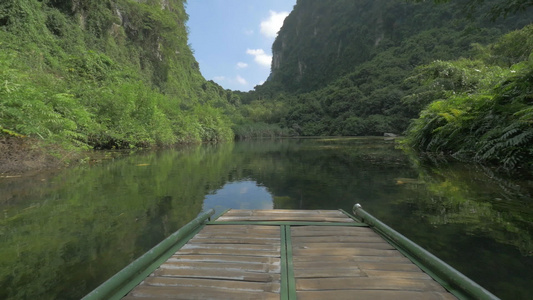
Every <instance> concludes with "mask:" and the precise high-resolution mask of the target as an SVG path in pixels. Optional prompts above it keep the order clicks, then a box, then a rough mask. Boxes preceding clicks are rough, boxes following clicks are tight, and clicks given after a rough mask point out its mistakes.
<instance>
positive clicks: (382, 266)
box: [293, 256, 421, 272]
mask: <svg viewBox="0 0 533 300" xmlns="http://www.w3.org/2000/svg"><path fill="white" fill-rule="evenodd" d="M367 257H376V256H367ZM293 265H294V269H312V268H358V269H361V270H363V271H365V270H383V271H404V272H421V270H420V269H419V268H418V267H417V266H416V265H414V264H412V263H411V262H409V263H405V262H404V263H387V262H356V261H352V260H346V261H344V260H339V261H328V260H322V259H320V260H317V259H316V258H315V260H313V261H293Z"/></svg>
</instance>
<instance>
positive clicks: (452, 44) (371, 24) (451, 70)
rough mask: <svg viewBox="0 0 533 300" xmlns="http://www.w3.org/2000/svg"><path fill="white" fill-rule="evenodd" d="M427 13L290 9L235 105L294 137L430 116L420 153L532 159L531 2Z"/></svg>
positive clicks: (415, 140)
mask: <svg viewBox="0 0 533 300" xmlns="http://www.w3.org/2000/svg"><path fill="white" fill-rule="evenodd" d="M435 2H443V4H439V5H437V4H435V3H433V2H432V1H418V0H413V1H404V0H393V1H371V0H335V1H333V0H331V1H328V0H324V1H312V0H300V1H298V2H297V5H296V6H295V8H294V10H293V12H291V14H290V15H289V16H288V17H287V19H286V20H285V23H284V25H283V27H282V28H281V30H280V32H279V35H278V37H277V39H276V41H275V42H274V45H273V47H272V50H273V57H274V58H273V62H272V73H271V76H270V78H269V80H268V81H267V82H266V83H265V84H263V85H262V86H257V87H256V89H255V91H253V92H250V93H248V94H244V95H241V98H242V102H243V103H247V105H246V107H253V108H254V109H253V112H254V114H253V115H252V117H253V118H255V119H256V120H257V121H260V122H267V123H277V124H279V125H280V126H282V127H284V128H285V129H287V130H290V131H291V132H292V134H296V135H383V134H384V133H395V134H403V133H404V132H405V130H406V129H407V127H408V126H409V124H411V123H412V122H411V120H413V119H416V118H418V116H419V114H420V112H421V111H423V110H424V109H425V108H426V107H427V108H426V110H424V112H423V113H422V115H421V119H420V120H417V121H415V122H414V123H413V125H412V126H411V128H410V130H409V136H410V137H411V138H410V143H411V145H414V146H416V147H417V148H418V149H419V150H422V151H437V152H442V153H456V154H457V153H460V154H462V155H463V156H464V157H470V158H472V157H475V159H476V160H489V161H496V162H503V163H504V164H505V165H506V166H508V167H512V166H515V165H517V164H518V163H519V162H522V161H523V159H525V158H526V157H529V159H530V157H531V155H532V154H533V152H532V151H531V149H530V147H528V146H527V145H528V144H530V140H531V138H532V137H531V134H530V132H529V131H528V130H527V129H526V128H528V127H529V126H530V123H531V121H530V120H529V118H530V117H529V115H530V110H531V103H530V102H528V101H529V100H528V99H529V98H528V97H529V96H524V95H529V94H530V89H531V81H528V80H530V79H528V78H530V77H528V76H530V75H529V74H530V70H531V64H530V63H527V62H526V61H527V60H528V58H529V57H530V54H531V52H532V51H533V45H532V44H531V38H530V36H532V35H531V26H529V27H527V26H528V25H529V24H530V23H531V22H532V20H533V19H532V18H531V16H532V15H533V10H532V8H531V7H530V6H531V5H532V3H531V1H528V0H517V1H512V2H507V1H502V0H486V1H474V0H472V1H453V0H451V1H446V0H443V1H440V0H436V1H435ZM504 15H506V16H507V17H506V18H504V17H503V16H504ZM513 30H520V31H516V32H512V31H513ZM510 32H511V33H510ZM528 82H529V83H528ZM494 86H497V87H496V88H494ZM461 99H462V100H461ZM434 101H437V102H434ZM432 102H433V103H432ZM472 103H475V105H474V104H472ZM428 105H430V106H428ZM261 108H263V109H261ZM478 108H479V109H482V110H483V112H481V111H475V112H474V110H476V109H478ZM491 109H492V110H491ZM454 114H456V115H454ZM459 114H460V115H461V116H462V117H458V115H459ZM453 118H455V119H456V121H455V123H453V124H451V123H450V122H451V120H452V119H453ZM475 118H486V119H485V120H483V121H482V120H476V121H474V119H475ZM489 119H490V120H489ZM436 120H438V121H436ZM517 120H519V121H517ZM515 121H517V122H518V123H517V122H515ZM476 122H477V123H476ZM473 123H475V125H474V124H473ZM472 126H474V127H472ZM501 126H503V127H501ZM473 130H476V133H475V134H474V133H472V131H473ZM458 136H461V138H460V139H458ZM472 141H475V142H472ZM473 144H477V146H476V147H477V148H475V149H474V148H472V147H470V145H473ZM504 145H507V146H504ZM480 149H483V150H480ZM511 152H512V153H511ZM515 154H516V155H515Z"/></svg>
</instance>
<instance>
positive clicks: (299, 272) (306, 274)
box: [294, 267, 366, 278]
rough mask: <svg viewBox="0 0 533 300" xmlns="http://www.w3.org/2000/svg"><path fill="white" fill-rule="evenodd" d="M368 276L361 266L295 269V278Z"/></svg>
mask: <svg viewBox="0 0 533 300" xmlns="http://www.w3.org/2000/svg"><path fill="white" fill-rule="evenodd" d="M360 276H366V274H365V273H364V272H362V271H361V270H360V269H359V268H356V267H353V268H306V269H294V278H328V277H360Z"/></svg>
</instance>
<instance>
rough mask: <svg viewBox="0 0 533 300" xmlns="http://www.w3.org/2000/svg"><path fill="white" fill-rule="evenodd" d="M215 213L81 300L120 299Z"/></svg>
mask: <svg viewBox="0 0 533 300" xmlns="http://www.w3.org/2000/svg"><path fill="white" fill-rule="evenodd" d="M214 213H215V211H214V210H213V209H210V210H209V211H207V212H204V213H202V214H200V215H198V217H196V218H195V219H194V220H192V221H191V222H189V223H187V225H185V226H183V227H182V228H180V229H179V230H178V231H176V232H174V233H173V234H171V235H170V236H169V237H167V238H166V239H164V240H163V241H162V242H160V243H159V244H157V245H156V246H155V247H153V248H152V249H151V250H150V251H148V252H146V253H145V254H143V255H142V256H141V257H139V258H137V259H136V260H135V261H133V262H132V263H131V264H129V265H128V266H126V267H125V268H124V269H122V270H121V271H120V272H118V273H117V274H115V275H114V276H113V277H111V278H109V279H108V280H107V281H106V282H104V283H102V284H101V285H100V286H99V287H97V288H96V289H94V290H93V291H92V292H91V293H89V294H87V296H85V297H83V299H82V300H100V299H106V300H107V299H120V298H122V297H123V296H124V295H126V294H127V293H128V292H129V291H130V290H131V289H133V288H134V287H135V286H136V285H137V284H139V283H140V282H141V281H142V280H143V279H144V278H146V277H147V276H148V275H150V273H152V272H153V271H154V270H155V269H156V268H157V267H158V266H159V265H161V263H163V262H164V261H166V260H167V259H168V258H169V257H170V256H172V254H174V253H175V252H176V251H177V250H178V249H179V248H181V247H182V246H183V245H184V244H185V243H187V241H188V240H189V239H190V238H192V237H193V236H194V235H195V234H196V233H197V232H198V231H199V230H200V229H201V228H202V227H203V225H205V223H206V220H208V219H209V218H210V217H211V216H212V215H213V214H214Z"/></svg>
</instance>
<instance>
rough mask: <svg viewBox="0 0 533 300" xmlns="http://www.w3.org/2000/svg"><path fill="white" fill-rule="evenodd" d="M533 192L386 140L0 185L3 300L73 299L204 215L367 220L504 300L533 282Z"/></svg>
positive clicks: (120, 165)
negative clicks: (360, 213) (274, 211)
mask: <svg viewBox="0 0 533 300" xmlns="http://www.w3.org/2000/svg"><path fill="white" fill-rule="evenodd" d="M532 191H533V181H531V180H530V179H529V180H528V179H527V178H520V179H519V180H516V179H513V178H510V177H506V176H504V175H501V174H497V173H495V172H493V171H492V170H490V169H487V168H483V167H480V166H471V165H465V164H457V163H449V162H447V163H444V162H436V163H435V162H425V161H421V160H419V159H418V158H417V157H414V156H408V155H406V154H405V153H404V152H402V151H400V150H398V149H397V144H396V143H395V141H394V140H389V141H387V140H384V139H383V138H351V139H284V140H276V141H270V140H263V141H251V142H239V143H235V144H223V145H216V146H214V145H203V146H201V147H192V148H185V149H180V150H163V151H157V152H146V153H137V154H135V155H130V156H127V157H122V158H117V159H114V160H109V161H107V162H104V163H102V164H99V165H95V166H80V167H77V168H71V169H68V170H63V171H61V172H56V173H54V174H38V175H37V176H33V177H27V178H25V177H22V178H11V179H5V178H4V179H0V210H1V211H2V215H0V299H79V298H80V297H82V296H83V295H85V294H86V293H87V292H89V291H90V290H92V289H93V288H94V287H96V286H97V285H98V284H99V283H101V282H103V281H105V280H106V279H107V278H108V277H110V276H111V275H113V274H114V273H115V272H117V271H118V270H120V269H121V268H122V267H124V266H125V265H127V264H128V263H129V262H131V261H132V260H134V259H135V258H136V257H138V256H139V255H141V254H142V253H144V252H145V251H147V250H148V249H150V248H151V247H152V246H153V245H155V244H156V243H157V242H159V241H160V240H161V239H163V238H164V237H165V236H168V235H169V234H171V233H172V232H174V231H175V230H177V229H178V228H179V227H180V226H182V225H183V224H185V223H187V222H188V221H189V220H191V219H193V218H194V217H195V216H196V215H197V214H198V213H199V212H200V211H202V210H207V209H209V208H215V209H216V211H217V213H219V212H221V211H223V210H225V209H227V208H250V209H256V208H257V209H260V208H279V209H288V208H298V209H339V208H342V209H344V210H347V211H351V208H352V206H353V204H354V203H356V202H359V203H361V204H362V205H363V207H364V208H365V209H366V210H367V211H369V212H370V213H372V214H373V215H375V216H376V217H378V218H380V219H381V220H383V221H384V222H385V223H387V224H389V225H390V226H392V227H393V228H395V229H396V230H398V231H400V232H401V233H403V234H404V235H406V236H407V237H409V238H411V239H413V240H414V241H415V242H417V243H419V244H420V245H422V246H424V247H425V248H427V249H429V250H430V251H431V252H433V253H434V254H436V255H437V256H438V257H440V258H442V259H443V260H445V261H446V262H448V263H449V264H451V265H452V266H454V267H456V268H457V269H459V270H460V271H462V272H463V273H465V274H466V275H467V276H469V277H471V278H472V279H474V280H475V281H477V282H479V283H480V284H482V285H483V286H485V287H486V288H488V289H489V290H490V291H492V292H493V293H495V294H496V295H498V296H500V297H502V298H509V299H511V298H512V299H520V298H523V299H527V297H529V296H530V294H531V287H530V283H531V282H533V274H532V273H531V270H532V269H533V242H532V239H533V238H532V237H533V201H532V200H531V194H532Z"/></svg>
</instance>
